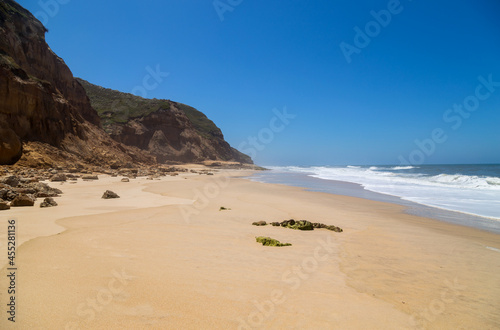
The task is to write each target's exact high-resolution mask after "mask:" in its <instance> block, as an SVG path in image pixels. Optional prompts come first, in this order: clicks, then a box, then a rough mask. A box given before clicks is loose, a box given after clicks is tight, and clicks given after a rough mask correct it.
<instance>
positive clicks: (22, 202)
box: [10, 194, 35, 207]
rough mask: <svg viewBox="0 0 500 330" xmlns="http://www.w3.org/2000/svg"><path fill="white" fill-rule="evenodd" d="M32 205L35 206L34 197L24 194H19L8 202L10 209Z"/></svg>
mask: <svg viewBox="0 0 500 330" xmlns="http://www.w3.org/2000/svg"><path fill="white" fill-rule="evenodd" d="M33 205H35V197H33V196H30V195H26V194H19V195H18V196H17V197H16V198H14V200H13V201H12V202H10V206H12V207H21V206H33Z"/></svg>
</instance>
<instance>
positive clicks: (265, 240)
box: [255, 236, 292, 246]
mask: <svg viewBox="0 0 500 330" xmlns="http://www.w3.org/2000/svg"><path fill="white" fill-rule="evenodd" d="M255 240H256V241H257V243H262V245H264V246H291V245H292V244H290V243H281V242H280V241H278V240H276V239H274V238H271V237H264V236H259V237H255Z"/></svg>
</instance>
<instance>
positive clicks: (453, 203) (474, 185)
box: [251, 165, 500, 233]
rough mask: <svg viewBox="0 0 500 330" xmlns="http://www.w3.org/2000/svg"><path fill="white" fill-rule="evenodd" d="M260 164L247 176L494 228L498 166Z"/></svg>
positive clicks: (498, 212) (499, 205)
mask: <svg viewBox="0 0 500 330" xmlns="http://www.w3.org/2000/svg"><path fill="white" fill-rule="evenodd" d="M266 168H268V169H270V170H269V171H264V172H260V173H258V174H255V175H254V176H252V177H251V179H252V180H254V181H258V182H267V183H280V184H287V185H292V186H299V187H305V188H308V189H310V190H313V191H321V192H327V193H333V194H339V195H346V196H353V197H361V198H366V199H371V200H378V201H384V202H391V203H397V204H401V205H405V206H407V212H408V213H411V214H416V215H421V216H426V217H430V218H434V219H437V220H443V221H448V222H453V223H458V224H462V225H468V226H472V227H475V228H479V229H484V230H488V231H493V232H498V233H500V165H420V166H379V165H377V166H350V165H349V166H312V167H298V166H286V167H275V166H268V167H266Z"/></svg>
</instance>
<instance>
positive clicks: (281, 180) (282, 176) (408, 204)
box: [248, 173, 500, 234]
mask: <svg viewBox="0 0 500 330" xmlns="http://www.w3.org/2000/svg"><path fill="white" fill-rule="evenodd" d="M248 179H250V180H252V181H255V182H267V183H276V184H284V185H289V186H294V187H301V188H305V189H307V190H308V191H316V192H324V193H329V194H333V195H342V196H350V197H357V198H363V199H367V200H372V201H379V202H386V203H391V204H397V205H402V206H404V207H405V208H406V209H405V211H404V212H405V213H408V214H411V215H415V216H420V217H424V218H431V219H434V220H439V221H444V222H448V223H452V224H456V225H461V226H467V227H471V228H475V229H480V230H485V231H489V232H492V233H495V234H500V219H495V218H488V217H484V216H480V215H476V214H471V213H465V212H460V211H455V210H450V209H445V208H440V207H437V206H430V205H426V204H421V203H417V202H413V201H409V200H406V199H403V198H401V197H398V196H394V195H389V194H383V193H378V192H374V191H371V190H368V189H366V188H364V187H363V185H361V184H359V183H354V182H347V181H340V180H325V179H319V178H315V177H312V176H309V175H307V174H305V173H303V174H302V173H270V174H267V173H255V174H254V175H252V176H249V177H248Z"/></svg>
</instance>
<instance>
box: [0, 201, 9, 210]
mask: <svg viewBox="0 0 500 330" xmlns="http://www.w3.org/2000/svg"><path fill="white" fill-rule="evenodd" d="M8 209H10V205H9V204H7V202H5V201H3V200H0V211H3V210H8Z"/></svg>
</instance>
